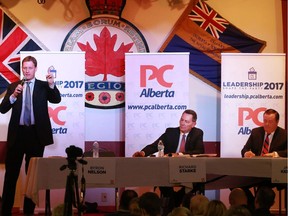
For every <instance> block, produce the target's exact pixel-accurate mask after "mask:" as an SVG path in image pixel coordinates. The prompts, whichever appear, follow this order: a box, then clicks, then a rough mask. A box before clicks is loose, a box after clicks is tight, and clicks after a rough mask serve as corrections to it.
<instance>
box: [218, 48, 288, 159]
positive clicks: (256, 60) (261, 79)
mask: <svg viewBox="0 0 288 216" xmlns="http://www.w3.org/2000/svg"><path fill="white" fill-rule="evenodd" d="M221 70H222V75H221V79H222V81H221V82H222V83H221V156H222V157H223V156H225V157H226V156H227V157H241V149H242V148H243V146H244V145H245V143H246V141H247V139H248V137H249V135H250V133H251V130H252V129H253V128H255V127H259V126H262V125H263V113H264V111H265V110H266V109H269V108H272V109H275V110H277V111H278V112H279V114H280V121H279V126H280V127H283V128H284V127H285V126H284V125H285V123H284V122H285V109H286V108H285V54H269V53H265V54H253V53H250V54H249V53H237V54H235V53H234V54H232V53H223V54H222V66H221Z"/></svg>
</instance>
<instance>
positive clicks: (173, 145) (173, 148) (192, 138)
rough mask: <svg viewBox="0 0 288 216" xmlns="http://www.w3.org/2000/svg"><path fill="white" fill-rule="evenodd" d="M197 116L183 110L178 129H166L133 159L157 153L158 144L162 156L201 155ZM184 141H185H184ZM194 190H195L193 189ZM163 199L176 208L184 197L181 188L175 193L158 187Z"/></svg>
mask: <svg viewBox="0 0 288 216" xmlns="http://www.w3.org/2000/svg"><path fill="white" fill-rule="evenodd" d="M196 121H197V114H196V112H195V111H193V110H189V109H188V110H185V111H184V112H183V113H182V115H181V118H180V121H179V127H175V128H167V129H166V131H165V133H163V134H162V135H161V136H160V137H159V138H158V139H157V140H156V141H154V142H153V143H152V144H150V145H147V146H146V147H144V148H143V149H142V150H141V151H138V152H135V153H134V154H133V157H145V156H150V155H151V154H154V153H155V152H157V151H158V142H159V141H160V140H162V142H163V144H164V154H165V155H169V156H173V155H175V154H181V153H183V154H203V153H204V145H203V131H202V130H201V129H199V128H196V127H195V126H196ZM184 139H185V140H184ZM181 143H183V145H181ZM194 189H195V188H194ZM160 191H161V194H162V196H163V197H169V199H170V200H169V204H168V205H169V206H170V207H171V208H174V206H175V207H178V206H179V205H180V203H181V201H182V199H183V197H184V195H185V188H184V187H183V188H182V189H181V190H179V191H178V192H177V193H176V192H174V190H173V188H172V187H160Z"/></svg>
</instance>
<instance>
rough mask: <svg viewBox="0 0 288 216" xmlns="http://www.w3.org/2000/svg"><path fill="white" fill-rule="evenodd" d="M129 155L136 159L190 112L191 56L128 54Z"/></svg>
mask: <svg viewBox="0 0 288 216" xmlns="http://www.w3.org/2000/svg"><path fill="white" fill-rule="evenodd" d="M125 85H126V86H125V92H126V99H125V111H126V118H125V129H126V130H125V154H126V156H132V154H133V153H134V152H136V151H139V150H141V149H142V148H143V147H144V146H146V145H147V144H150V143H152V142H153V141H154V140H156V139H157V138H158V137H159V136H160V135H161V134H162V133H164V132H165V129H166V128H167V127H177V126H179V119H180V117H181V114H182V112H183V111H184V110H185V109H187V108H189V53H126V55H125Z"/></svg>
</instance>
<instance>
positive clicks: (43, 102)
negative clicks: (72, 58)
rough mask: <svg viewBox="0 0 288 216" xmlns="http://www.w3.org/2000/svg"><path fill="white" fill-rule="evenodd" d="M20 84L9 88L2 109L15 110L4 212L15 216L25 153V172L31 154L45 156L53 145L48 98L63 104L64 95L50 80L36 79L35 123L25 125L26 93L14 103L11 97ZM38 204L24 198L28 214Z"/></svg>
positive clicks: (9, 130)
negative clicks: (52, 86) (16, 196)
mask: <svg viewBox="0 0 288 216" xmlns="http://www.w3.org/2000/svg"><path fill="white" fill-rule="evenodd" d="M19 83H20V81H18V82H14V83H12V84H10V85H9V86H8V88H7V91H6V94H5V96H4V99H3V101H2V103H1V104H0V112H1V113H3V114H4V113H7V112H8V111H9V110H10V109H12V113H11V118H10V122H9V126H8V136H7V143H8V148H7V154H6V159H5V169H6V172H5V179H4V186H3V196H2V215H5V216H9V215H11V209H12V207H13V204H14V197H15V189H16V182H17V179H18V175H19V172H20V169H21V164H22V160H23V157H24V155H25V162H26V163H25V171H26V173H27V171H28V166H29V161H30V158H31V157H42V156H43V154H44V148H45V146H47V145H50V144H53V136H52V128H51V123H50V118H49V114H48V101H49V102H51V103H59V102H60V101H61V95H60V92H59V90H58V89H57V87H56V86H54V88H53V89H51V88H50V87H49V85H48V82H45V81H41V80H37V79H35V83H34V88H33V113H34V118H35V124H34V125H31V126H21V125H20V116H21V111H22V93H21V94H20V95H18V97H17V100H16V101H15V102H14V103H13V104H11V103H10V100H9V98H10V96H11V95H12V94H13V92H14V90H15V88H16V87H17V85H18V84H19ZM34 208H35V204H34V203H33V202H32V200H31V199H28V198H26V197H25V199H24V213H25V214H27V213H28V214H33V212H34Z"/></svg>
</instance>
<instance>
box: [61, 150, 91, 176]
mask: <svg viewBox="0 0 288 216" xmlns="http://www.w3.org/2000/svg"><path fill="white" fill-rule="evenodd" d="M65 152H66V154H67V161H68V165H63V166H62V167H60V170H64V169H66V168H67V167H68V168H69V169H70V170H76V169H77V164H76V160H77V158H79V157H83V150H82V149H81V148H79V147H76V146H74V145H71V146H69V147H68V148H66V150H65ZM77 161H78V162H79V163H80V164H83V165H86V164H87V161H85V160H83V159H78V160H77Z"/></svg>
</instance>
